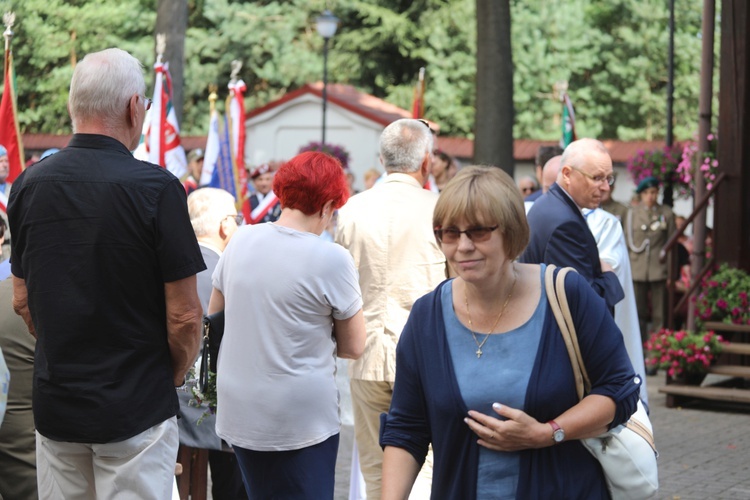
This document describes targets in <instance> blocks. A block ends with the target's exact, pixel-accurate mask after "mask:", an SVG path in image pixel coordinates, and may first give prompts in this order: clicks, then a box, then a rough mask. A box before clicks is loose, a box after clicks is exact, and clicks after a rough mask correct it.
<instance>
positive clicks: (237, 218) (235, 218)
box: [224, 214, 245, 226]
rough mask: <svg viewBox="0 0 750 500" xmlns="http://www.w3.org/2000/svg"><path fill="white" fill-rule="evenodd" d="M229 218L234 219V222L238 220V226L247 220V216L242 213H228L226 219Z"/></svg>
mask: <svg viewBox="0 0 750 500" xmlns="http://www.w3.org/2000/svg"><path fill="white" fill-rule="evenodd" d="M227 219H234V222H236V223H237V225H238V226H241V225H242V223H243V222H245V216H244V215H242V214H237V215H234V214H233V215H227V216H226V217H224V220H227Z"/></svg>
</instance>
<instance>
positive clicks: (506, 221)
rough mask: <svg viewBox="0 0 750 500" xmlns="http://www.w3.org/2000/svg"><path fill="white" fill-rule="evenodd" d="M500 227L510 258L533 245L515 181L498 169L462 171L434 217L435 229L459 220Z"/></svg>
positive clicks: (441, 198) (447, 186)
mask: <svg viewBox="0 0 750 500" xmlns="http://www.w3.org/2000/svg"><path fill="white" fill-rule="evenodd" d="M462 220H463V221H466V222H467V223H468V224H470V225H483V226H490V225H495V224H497V225H498V226H499V227H498V230H499V231H500V234H501V235H502V237H503V245H504V247H505V248H504V250H505V254H506V257H508V258H509V259H511V260H513V259H515V258H516V257H518V256H519V255H521V252H523V249H524V248H526V245H527V244H528V243H529V224H528V223H527V222H526V211H525V210H524V206H523V199H522V198H521V193H520V192H519V190H518V188H517V187H516V184H515V182H513V179H511V177H510V176H509V175H508V174H506V173H505V172H503V171H502V170H501V169H499V168H497V167H489V166H471V167H466V168H462V169H461V170H460V171H459V172H458V173H457V174H456V176H455V177H454V178H453V179H451V180H450V181H449V182H448V184H446V186H445V188H444V189H443V191H442V192H441V193H440V198H438V201H437V205H435V211H434V212H433V216H432V223H433V226H434V227H447V226H450V225H452V224H456V223H457V222H459V221H462Z"/></svg>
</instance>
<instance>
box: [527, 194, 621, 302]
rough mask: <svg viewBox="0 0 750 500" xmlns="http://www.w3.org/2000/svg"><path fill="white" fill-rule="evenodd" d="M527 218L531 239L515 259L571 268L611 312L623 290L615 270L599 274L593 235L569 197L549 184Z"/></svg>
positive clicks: (597, 255)
mask: <svg viewBox="0 0 750 500" xmlns="http://www.w3.org/2000/svg"><path fill="white" fill-rule="evenodd" d="M528 220H529V228H530V229H531V239H530V240H529V245H528V246H527V247H526V250H525V251H524V252H523V254H522V255H521V257H520V258H519V261H520V262H526V263H529V264H541V263H545V264H555V265H556V266H559V267H565V266H569V267H572V268H574V269H575V270H576V271H578V273H579V274H580V275H581V276H583V278H584V279H585V280H586V281H588V283H589V284H590V285H591V287H592V288H593V289H594V290H595V291H596V293H597V294H598V295H599V296H600V297H602V298H603V299H604V301H605V302H606V303H607V306H608V307H609V310H610V312H614V306H615V304H617V303H618V302H620V301H621V300H622V299H623V298H624V297H625V293H624V292H623V290H622V287H621V286H620V282H619V280H618V279H617V276H616V275H615V273H612V272H607V273H602V267H601V263H600V262H599V251H598V249H597V247H596V241H595V240H594V236H593V235H592V234H591V231H590V230H589V227H588V226H587V225H586V220H585V219H584V218H583V214H581V210H580V209H579V208H578V206H577V205H576V204H575V202H573V200H572V199H571V198H570V196H568V194H567V193H565V192H564V191H563V189H562V188H561V187H560V186H559V185H558V184H553V185H552V187H551V188H550V190H549V191H548V192H547V193H546V194H545V195H544V196H542V197H541V198H539V199H538V200H537V201H536V202H534V206H533V207H531V210H529V216H528Z"/></svg>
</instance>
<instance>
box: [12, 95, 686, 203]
mask: <svg viewBox="0 0 750 500" xmlns="http://www.w3.org/2000/svg"><path fill="white" fill-rule="evenodd" d="M327 97H328V105H327V112H326V115H327V119H326V142H328V143H329V144H336V145H339V146H343V147H344V148H345V149H346V150H347V151H348V152H349V169H350V171H351V172H352V173H353V174H354V175H355V187H356V188H357V189H362V188H363V179H364V173H365V172H366V171H367V170H369V169H371V168H373V167H374V168H377V169H378V170H380V171H383V167H382V165H381V164H380V158H379V145H378V142H379V138H380V134H381V132H382V131H383V129H384V128H385V127H386V126H387V125H388V124H389V123H391V122H393V121H395V120H398V119H400V118H410V117H411V112H410V111H407V110H405V109H403V108H400V107H398V106H396V105H394V104H391V103H389V102H386V101H384V100H382V99H380V98H378V97H375V96H373V95H370V94H367V93H365V92H361V91H359V90H357V89H356V88H354V87H353V86H351V85H344V84H328V87H327ZM322 99H323V83H322V82H316V83H310V84H306V85H304V86H302V87H301V88H299V89H297V90H294V91H291V92H289V93H287V94H285V95H284V96H283V97H281V98H279V99H277V100H275V101H272V102H269V103H267V104H266V105H264V106H261V107H259V108H256V109H254V110H251V111H249V112H248V114H247V121H246V126H247V134H246V137H247V143H246V145H245V151H246V157H245V164H246V165H248V166H250V167H252V166H256V165H259V164H262V163H266V162H269V161H274V160H278V161H283V160H287V159H289V158H291V157H292V156H294V155H296V154H297V152H298V151H299V149H300V147H302V146H304V145H306V144H309V143H310V142H313V141H315V142H320V140H321V122H322V115H321V111H322ZM430 124H431V128H432V129H433V130H435V131H436V132H437V133H438V135H437V139H436V143H435V146H436V148H438V149H441V150H443V151H445V152H446V153H448V154H449V155H451V156H453V157H455V158H457V159H458V160H459V162H460V163H461V164H463V165H467V164H470V163H471V161H472V157H473V156H474V141H473V140H471V139H468V138H463V137H445V136H441V135H440V133H439V131H440V124H439V123H433V122H430ZM69 140H70V135H67V136H56V135H48V134H25V135H24V137H23V141H24V147H25V149H26V152H27V153H29V152H32V151H34V150H38V151H39V152H41V151H43V150H45V149H47V148H50V147H58V148H60V147H64V146H65V144H67V142H68V141H69ZM181 142H182V145H183V146H184V148H185V150H186V151H190V150H191V149H194V148H197V147H201V148H205V146H206V138H205V136H203V137H201V136H182V137H181ZM603 142H604V145H605V146H606V147H607V148H608V149H609V151H610V155H611V156H612V160H613V162H614V164H615V172H616V173H617V176H618V182H617V184H616V186H615V192H614V198H615V199H616V200H618V201H620V202H622V203H628V202H629V200H630V197H631V196H632V193H633V190H634V189H635V186H634V185H633V183H632V182H631V180H630V176H629V175H628V174H627V171H626V169H625V164H626V162H627V161H628V159H629V158H631V157H633V156H635V155H636V154H637V153H638V151H641V150H642V151H648V150H654V149H661V148H663V147H664V142H663V141H616V140H604V141H603ZM554 144H556V141H539V140H533V139H516V140H515V141H514V144H513V157H514V158H515V161H516V164H515V177H516V179H519V178H521V177H523V176H525V175H531V176H533V175H534V158H535V156H536V152H537V149H538V148H539V147H540V146H545V145H554ZM690 203H691V202H688V201H686V200H676V207H675V209H676V211H677V212H678V213H689V212H690V208H689V205H690ZM683 205H684V206H683Z"/></svg>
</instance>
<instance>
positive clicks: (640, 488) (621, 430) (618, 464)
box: [544, 265, 659, 500]
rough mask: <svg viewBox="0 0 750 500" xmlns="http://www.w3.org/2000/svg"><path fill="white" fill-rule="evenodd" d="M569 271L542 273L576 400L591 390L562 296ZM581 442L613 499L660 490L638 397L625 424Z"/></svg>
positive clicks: (648, 423)
mask: <svg viewBox="0 0 750 500" xmlns="http://www.w3.org/2000/svg"><path fill="white" fill-rule="evenodd" d="M570 271H573V272H575V269H573V268H570V267H566V268H562V269H560V271H559V272H558V273H557V279H556V280H555V278H554V272H555V266H553V265H548V266H547V270H546V271H545V274H544V284H545V289H546V292H547V300H548V301H549V303H550V307H551V308H552V312H553V314H554V315H555V319H556V320H557V324H558V326H559V327H560V331H561V332H562V336H563V339H564V340H565V347H566V348H567V350H568V356H570V364H571V366H572V367H573V374H574V377H575V381H576V392H577V393H578V399H583V398H584V397H585V395H586V394H588V393H589V392H590V391H591V381H590V380H589V376H588V373H587V371H586V366H585V365H584V363H583V358H582V357H581V351H580V349H579V347H578V337H577V336H576V329H575V325H574V324H573V318H572V317H571V315H570V308H569V307H568V299H567V297H566V295H565V275H566V274H568V272H570ZM581 443H582V444H583V445H584V446H585V447H586V449H588V450H589V452H590V453H591V454H592V455H594V457H596V459H597V460H599V463H600V464H601V466H602V469H603V470H604V475H605V478H606V480H607V487H608V488H609V492H610V494H611V495H612V498H613V500H619V499H644V498H651V497H653V496H654V495H656V493H657V491H658V490H659V476H658V470H657V466H656V459H657V457H658V456H659V454H658V452H657V451H656V446H655V444H654V434H653V428H652V427H651V421H650V420H649V418H648V414H647V413H646V408H645V407H644V406H643V404H642V403H641V401H640V400H638V407H637V409H636V412H635V413H634V414H633V415H632V416H631V417H630V420H628V421H627V423H625V424H623V425H618V426H617V427H615V428H614V429H611V430H609V431H607V432H606V433H604V434H602V435H601V436H597V437H595V438H588V439H582V440H581Z"/></svg>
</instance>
